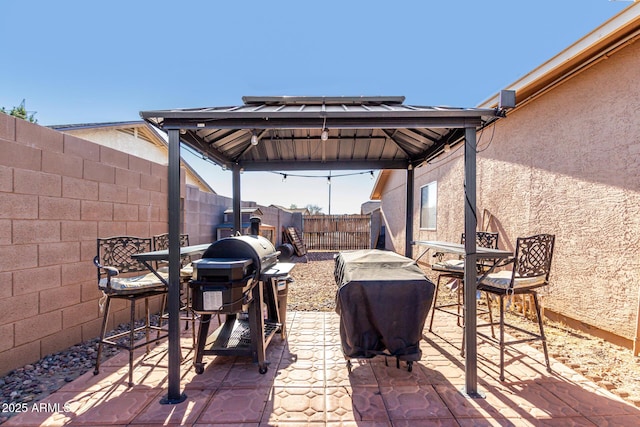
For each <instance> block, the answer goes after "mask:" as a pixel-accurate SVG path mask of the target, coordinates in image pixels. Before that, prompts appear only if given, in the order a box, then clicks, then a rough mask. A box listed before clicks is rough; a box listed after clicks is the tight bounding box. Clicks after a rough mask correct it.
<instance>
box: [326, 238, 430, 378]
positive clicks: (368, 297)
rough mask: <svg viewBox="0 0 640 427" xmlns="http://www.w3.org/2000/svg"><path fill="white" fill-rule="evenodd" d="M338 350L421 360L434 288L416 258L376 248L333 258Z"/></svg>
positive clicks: (347, 353)
mask: <svg viewBox="0 0 640 427" xmlns="http://www.w3.org/2000/svg"><path fill="white" fill-rule="evenodd" d="M334 273H335V279H336V284H337V285H338V291H337V294H336V312H337V313H338V314H339V315H340V340H341V342H342V352H343V354H344V356H345V358H346V359H347V368H348V370H349V372H351V360H350V359H351V358H372V357H375V356H378V355H383V356H392V357H395V358H396V365H397V366H399V365H400V360H403V361H406V362H407V367H408V369H409V371H411V370H412V365H413V362H414V361H416V360H420V357H421V356H422V351H421V350H420V340H421V339H422V330H423V328H424V323H425V320H426V318H427V314H428V312H429V309H430V308H431V303H432V300H433V293H434V290H435V285H434V284H433V283H432V282H431V281H430V280H429V279H427V278H426V277H425V275H424V272H423V271H422V270H421V269H420V268H419V267H418V266H417V264H416V263H415V261H414V260H412V259H410V258H406V257H404V256H402V255H398V254H396V253H395V252H390V251H382V250H378V249H371V250H358V251H347V252H341V253H339V254H338V255H337V256H336V258H335V271H334Z"/></svg>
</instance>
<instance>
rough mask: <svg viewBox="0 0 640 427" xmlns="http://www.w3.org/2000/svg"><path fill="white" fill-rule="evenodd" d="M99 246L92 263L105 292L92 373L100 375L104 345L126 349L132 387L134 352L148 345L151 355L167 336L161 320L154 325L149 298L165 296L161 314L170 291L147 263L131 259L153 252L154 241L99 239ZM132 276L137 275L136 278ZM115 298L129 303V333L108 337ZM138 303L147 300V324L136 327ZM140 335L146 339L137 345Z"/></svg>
mask: <svg viewBox="0 0 640 427" xmlns="http://www.w3.org/2000/svg"><path fill="white" fill-rule="evenodd" d="M97 243H98V244H97V255H96V256H95V258H94V259H93V263H94V265H95V266H96V267H97V270H98V288H99V289H100V290H101V291H102V292H103V297H102V298H101V299H100V308H101V310H102V311H103V318H102V328H101V329H100V339H99V341H98V353H97V355H96V363H95V369H94V371H93V373H94V374H95V375H97V374H98V373H100V358H101V356H102V348H103V346H104V345H105V344H106V345H111V346H114V347H117V348H122V349H126V350H127V351H128V352H129V387H131V386H132V385H133V353H134V350H135V349H137V348H140V347H142V346H145V345H146V347H147V348H146V350H147V353H148V352H149V344H151V343H154V342H157V341H159V340H161V339H163V338H166V337H167V336H168V333H166V332H167V331H165V330H163V329H162V327H161V317H160V318H159V320H158V324H157V325H151V322H150V314H149V298H151V297H156V296H161V297H162V306H163V307H162V311H164V305H165V297H166V295H167V290H168V289H167V286H166V285H165V283H163V281H162V280H160V278H159V277H158V276H156V274H154V273H152V272H150V271H149V269H148V268H147V267H146V266H145V265H144V264H142V263H141V262H138V261H137V260H134V259H133V258H132V257H131V255H132V254H136V253H141V252H149V251H151V238H143V237H133V236H118V237H109V238H98V239H97ZM129 273H135V275H131V274H129ZM159 274H160V275H161V276H162V277H164V276H165V273H159ZM123 276H124V277H123ZM114 299H119V300H124V301H128V302H129V307H130V317H129V324H128V329H127V330H126V331H124V332H116V333H115V334H112V335H110V336H108V337H107V336H106V333H107V324H108V321H109V311H110V308H111V301H112V300H114ZM139 300H144V305H145V323H144V325H142V326H138V327H136V302H137V301H139ZM151 331H155V332H156V336H155V338H152V337H150V332H151ZM140 332H144V334H145V338H146V339H145V341H144V342H142V343H138V344H136V340H137V338H138V337H137V334H138V333H140ZM162 332H164V333H162Z"/></svg>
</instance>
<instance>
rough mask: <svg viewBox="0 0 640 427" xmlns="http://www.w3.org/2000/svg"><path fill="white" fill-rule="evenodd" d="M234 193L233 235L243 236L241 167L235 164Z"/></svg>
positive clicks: (233, 170) (233, 172)
mask: <svg viewBox="0 0 640 427" xmlns="http://www.w3.org/2000/svg"><path fill="white" fill-rule="evenodd" d="M232 174H233V176H232V183H231V185H232V187H233V188H232V191H233V235H234V236H235V235H236V234H238V233H240V234H242V214H241V207H240V197H241V196H240V194H241V193H240V166H239V165H237V164H235V165H233V169H232Z"/></svg>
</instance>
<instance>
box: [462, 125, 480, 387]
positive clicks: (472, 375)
mask: <svg viewBox="0 0 640 427" xmlns="http://www.w3.org/2000/svg"><path fill="white" fill-rule="evenodd" d="M464 196H465V201H464V232H465V235H466V236H467V238H466V239H464V250H465V254H466V255H465V263H464V343H465V389H464V391H463V392H464V393H465V394H466V395H467V396H468V397H471V398H478V397H484V396H483V395H482V394H481V393H479V392H478V349H477V336H476V328H477V319H476V289H477V288H476V279H477V273H476V259H477V256H476V239H475V235H476V226H477V222H478V219H477V217H476V128H475V127H466V128H465V142H464Z"/></svg>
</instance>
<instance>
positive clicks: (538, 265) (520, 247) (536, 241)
mask: <svg viewBox="0 0 640 427" xmlns="http://www.w3.org/2000/svg"><path fill="white" fill-rule="evenodd" d="M554 243H555V236H554V235H552V234H538V235H536V236H531V237H520V238H518V240H517V242H516V255H515V258H516V266H515V269H516V275H517V276H519V277H534V276H545V275H548V274H549V271H550V270H551V258H552V255H553V245H554Z"/></svg>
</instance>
